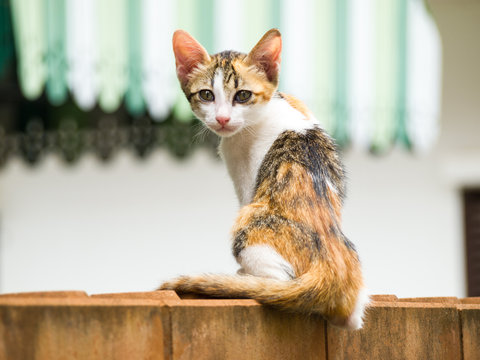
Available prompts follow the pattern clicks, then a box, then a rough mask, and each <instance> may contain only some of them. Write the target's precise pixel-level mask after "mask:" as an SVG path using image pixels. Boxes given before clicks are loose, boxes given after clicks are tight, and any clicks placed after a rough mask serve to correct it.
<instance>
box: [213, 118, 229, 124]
mask: <svg viewBox="0 0 480 360" xmlns="http://www.w3.org/2000/svg"><path fill="white" fill-rule="evenodd" d="M215 120H217V122H218V123H219V124H220V125H222V126H225V124H226V123H228V122H229V121H230V118H229V117H228V116H217V117H215Z"/></svg>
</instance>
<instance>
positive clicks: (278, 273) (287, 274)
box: [237, 245, 295, 280]
mask: <svg viewBox="0 0 480 360" xmlns="http://www.w3.org/2000/svg"><path fill="white" fill-rule="evenodd" d="M237 261H238V263H239V264H240V266H241V268H240V270H238V273H239V274H249V275H254V276H261V277H266V278H271V279H277V280H291V279H293V278H295V271H294V270H293V267H292V265H290V263H289V262H288V261H286V260H285V259H284V258H283V257H282V256H281V255H280V254H279V253H277V252H276V251H275V250H274V249H273V248H272V247H270V246H268V245H252V246H247V247H246V248H245V249H244V250H242V251H241V252H240V254H239V255H238V258H237Z"/></svg>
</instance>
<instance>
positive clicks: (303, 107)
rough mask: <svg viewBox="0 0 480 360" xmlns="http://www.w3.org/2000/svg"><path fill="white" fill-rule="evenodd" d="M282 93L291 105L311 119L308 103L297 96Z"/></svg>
mask: <svg viewBox="0 0 480 360" xmlns="http://www.w3.org/2000/svg"><path fill="white" fill-rule="evenodd" d="M280 95H281V96H282V97H283V98H284V99H285V100H286V101H287V102H288V104H289V105H290V106H291V107H293V108H294V109H295V110H297V111H300V112H301V113H302V114H303V115H304V116H305V119H306V120H308V119H310V117H311V113H310V110H308V108H307V105H305V104H304V103H303V102H302V101H301V100H298V99H297V98H296V97H295V96H292V95H288V94H284V93H280Z"/></svg>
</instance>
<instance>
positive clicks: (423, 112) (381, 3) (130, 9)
mask: <svg viewBox="0 0 480 360" xmlns="http://www.w3.org/2000/svg"><path fill="white" fill-rule="evenodd" d="M11 10H12V19H13V24H14V35H15V40H16V48H17V56H18V59H19V66H18V71H19V79H20V83H21V88H22V91H23V93H24V95H25V96H26V97H27V98H29V99H35V98H37V97H39V96H40V95H41V94H42V92H43V91H44V89H45V91H46V93H47V96H48V99H49V100H50V102H51V103H52V104H55V105H56V104H61V103H62V102H63V101H64V100H65V98H66V96H67V93H68V90H69V91H70V92H71V94H72V96H73V97H74V99H75V101H76V102H77V104H78V105H79V106H80V108H82V109H84V110H89V109H91V108H92V107H93V106H94V105H95V104H96V103H98V104H99V105H100V107H101V108H102V109H103V110H104V111H105V112H112V111H114V110H116V109H117V108H118V107H119V106H120V105H121V104H122V102H124V103H125V106H126V107H127V109H128V110H129V112H130V113H132V114H133V115H141V114H144V113H146V112H147V113H148V114H149V115H150V116H151V117H152V118H153V119H155V120H157V121H162V120H164V119H166V118H167V117H168V116H170V114H173V116H174V117H175V118H176V119H177V120H178V121H182V122H190V121H191V120H192V118H193V116H192V113H191V111H190V109H189V106H188V103H187V101H186V100H185V99H184V97H183V95H182V94H181V92H180V89H179V86H178V84H177V81H176V79H175V68H174V58H173V54H172V50H171V35H172V33H173V31H174V30H175V29H176V28H182V29H185V30H187V31H189V32H190V33H191V34H192V35H194V36H195V37H196V38H197V39H198V40H199V41H200V42H201V43H202V44H203V45H204V46H205V48H206V49H207V51H209V52H210V53H215V52H218V51H221V50H226V49H236V50H240V51H244V52H247V51H248V50H249V49H250V48H251V47H252V46H253V45H254V44H255V43H256V42H257V41H258V39H259V38H260V37H261V36H262V35H263V33H264V32H265V31H267V30H268V29H270V28H272V27H277V28H279V29H280V30H281V32H282V34H283V39H284V49H283V53H282V75H281V80H280V84H281V85H280V88H281V89H282V90H283V91H286V92H289V93H292V94H294V95H296V96H297V97H299V98H300V99H302V100H304V101H305V102H306V103H307V105H308V106H309V107H310V108H311V109H312V110H313V112H314V113H315V114H316V116H317V117H318V118H319V120H320V121H321V122H322V124H323V125H324V127H325V128H326V129H327V131H329V132H330V133H331V134H332V135H333V136H334V137H335V138H336V139H337V141H338V143H339V144H340V145H341V146H348V145H353V146H355V147H358V148H363V149H367V150H370V151H373V152H376V153H383V152H385V151H387V150H389V149H390V148H391V147H392V146H395V145H397V144H398V145H401V146H405V147H407V148H409V149H413V150H418V151H425V150H428V149H429V148H431V147H432V145H433V144H434V142H435V139H436V137H437V135H438V118H439V107H440V104H439V100H440V68H441V48H440V40H439V34H438V31H437V28H436V26H435V23H434V21H433V20H432V18H431V16H430V14H429V13H428V10H427V9H426V7H425V4H424V2H423V1H422V0H298V1H286V0H262V1H259V0H245V1H243V2H238V1H234V0H202V1H200V0H177V1H173V0H11Z"/></svg>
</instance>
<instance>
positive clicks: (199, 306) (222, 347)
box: [171, 300, 326, 360]
mask: <svg viewBox="0 0 480 360" xmlns="http://www.w3.org/2000/svg"><path fill="white" fill-rule="evenodd" d="M171 311H172V313H171V317H172V359H174V360H187V359H222V360H242V359H245V360H252V359H255V360H266V359H282V360H290V359H291V360H297V359H302V360H309V359H312V360H313V359H315V360H324V359H326V353H325V322H324V320H322V319H321V318H319V317H307V316H301V315H294V314H287V313H284V312H283V313H282V312H279V311H276V310H273V309H270V308H267V307H264V306H260V305H258V303H256V302H254V301H252V300H203V301H202V300H183V301H182V304H181V305H178V306H173V307H172V308H171Z"/></svg>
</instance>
